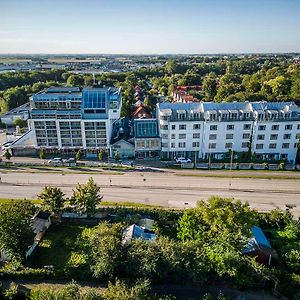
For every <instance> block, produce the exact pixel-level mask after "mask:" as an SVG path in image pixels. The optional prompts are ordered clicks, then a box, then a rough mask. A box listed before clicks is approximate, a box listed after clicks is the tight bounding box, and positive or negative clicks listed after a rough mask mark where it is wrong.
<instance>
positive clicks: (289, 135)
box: [283, 133, 291, 140]
mask: <svg viewBox="0 0 300 300" xmlns="http://www.w3.org/2000/svg"><path fill="white" fill-rule="evenodd" d="M283 139H284V140H290V139H291V134H289V133H286V134H284V135H283Z"/></svg>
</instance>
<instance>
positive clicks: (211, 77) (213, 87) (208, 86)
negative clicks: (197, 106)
mask: <svg viewBox="0 0 300 300" xmlns="http://www.w3.org/2000/svg"><path fill="white" fill-rule="evenodd" d="M203 90H204V91H205V94H206V96H207V97H208V98H209V99H213V98H214V97H215V96H216V94H217V78H216V75H215V73H209V74H208V76H206V77H205V78H204V80H203Z"/></svg>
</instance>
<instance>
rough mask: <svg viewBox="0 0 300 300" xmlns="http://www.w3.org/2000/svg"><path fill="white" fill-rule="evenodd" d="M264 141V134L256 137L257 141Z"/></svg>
mask: <svg viewBox="0 0 300 300" xmlns="http://www.w3.org/2000/svg"><path fill="white" fill-rule="evenodd" d="M264 139H265V135H264V134H259V135H258V136H257V140H258V141H263V140H264Z"/></svg>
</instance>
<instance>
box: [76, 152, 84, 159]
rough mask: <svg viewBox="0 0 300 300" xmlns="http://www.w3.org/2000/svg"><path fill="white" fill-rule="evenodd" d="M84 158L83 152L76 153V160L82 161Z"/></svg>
mask: <svg viewBox="0 0 300 300" xmlns="http://www.w3.org/2000/svg"><path fill="white" fill-rule="evenodd" d="M82 156H83V154H82V152H81V150H78V151H77V153H76V160H81V159H82Z"/></svg>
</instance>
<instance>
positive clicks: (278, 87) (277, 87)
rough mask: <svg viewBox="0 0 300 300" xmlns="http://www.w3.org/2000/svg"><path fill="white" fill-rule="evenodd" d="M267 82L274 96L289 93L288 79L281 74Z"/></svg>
mask: <svg viewBox="0 0 300 300" xmlns="http://www.w3.org/2000/svg"><path fill="white" fill-rule="evenodd" d="M267 84H268V85H269V86H270V87H271V88H272V93H273V95H275V96H280V95H288V94H289V93H290V84H291V83H290V80H288V79H287V78H285V77H284V76H282V75H280V76H277V77H276V78H274V79H270V80H269V81H268V82H267Z"/></svg>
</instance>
